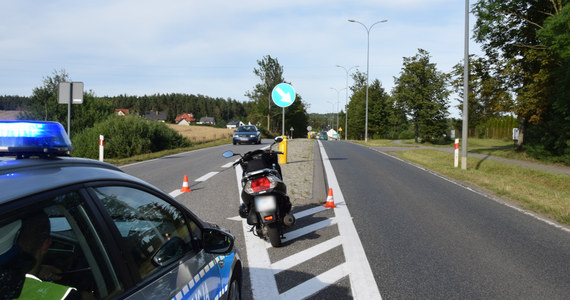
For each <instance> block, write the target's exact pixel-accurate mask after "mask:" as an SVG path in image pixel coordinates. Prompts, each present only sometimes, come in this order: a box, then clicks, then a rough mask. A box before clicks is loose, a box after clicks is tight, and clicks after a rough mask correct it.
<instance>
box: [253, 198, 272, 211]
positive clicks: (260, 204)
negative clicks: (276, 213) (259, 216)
mask: <svg viewBox="0 0 570 300" xmlns="http://www.w3.org/2000/svg"><path fill="white" fill-rule="evenodd" d="M255 209H257V211H258V212H266V211H272V210H275V197H274V196H257V197H255Z"/></svg>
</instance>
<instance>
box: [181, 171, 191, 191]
mask: <svg viewBox="0 0 570 300" xmlns="http://www.w3.org/2000/svg"><path fill="white" fill-rule="evenodd" d="M180 192H182V193H185V192H191V190H190V187H188V175H184V181H183V182H182V189H181V190H180Z"/></svg>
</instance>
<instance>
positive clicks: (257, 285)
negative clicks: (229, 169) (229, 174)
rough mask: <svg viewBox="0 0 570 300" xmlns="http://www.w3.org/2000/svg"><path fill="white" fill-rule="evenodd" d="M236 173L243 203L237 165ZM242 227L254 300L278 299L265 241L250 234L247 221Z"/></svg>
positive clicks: (243, 222)
mask: <svg viewBox="0 0 570 300" xmlns="http://www.w3.org/2000/svg"><path fill="white" fill-rule="evenodd" d="M235 171H236V179H237V183H238V184H237V186H238V199H239V202H240V203H241V197H240V195H241V191H242V187H241V174H242V169H241V166H239V165H237V166H236V168H235ZM242 226H243V235H244V238H245V247H246V253H247V261H248V268H249V277H250V280H251V290H252V291H251V292H252V294H253V299H277V297H279V291H278V289H277V283H276V282H275V276H273V271H271V267H270V266H271V261H270V260H269V253H267V249H266V248H265V241H264V240H262V239H260V238H259V237H257V236H254V235H253V234H252V233H251V232H249V228H250V227H251V226H250V225H248V224H247V220H246V219H243V220H242Z"/></svg>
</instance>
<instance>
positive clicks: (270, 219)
mask: <svg viewBox="0 0 570 300" xmlns="http://www.w3.org/2000/svg"><path fill="white" fill-rule="evenodd" d="M263 219H264V220H265V221H272V220H273V216H266V217H265V218H263Z"/></svg>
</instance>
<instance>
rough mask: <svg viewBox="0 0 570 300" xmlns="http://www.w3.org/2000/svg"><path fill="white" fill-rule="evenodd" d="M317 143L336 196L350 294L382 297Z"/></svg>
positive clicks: (360, 296)
mask: <svg viewBox="0 0 570 300" xmlns="http://www.w3.org/2000/svg"><path fill="white" fill-rule="evenodd" d="M318 143H319V149H320V152H321V157H322V160H323V167H324V169H325V173H326V178H327V182H328V186H329V188H332V189H333V191H334V194H335V198H336V199H335V204H336V206H337V207H336V208H334V213H335V216H336V219H337V221H338V231H339V233H340V237H341V238H342V248H343V250H344V257H345V259H346V266H347V268H349V278H350V287H351V290H352V296H353V297H354V299H382V297H381V296H380V291H379V290H378V284H377V283H376V280H375V279H374V275H373V274H372V269H371V268H370V264H369V262H368V258H367V257H366V253H365V252H364V248H363V247H362V242H361V241H360V238H359V237H358V231H356V228H355V227H354V223H353V222H352V217H351V215H350V212H349V211H348V207H347V206H346V202H345V199H344V196H343V194H342V190H341V189H340V185H339V183H338V180H337V178H336V175H335V173H334V169H333V167H332V164H331V162H330V160H329V157H328V155H327V153H326V151H325V148H324V146H323V143H322V142H321V141H318Z"/></svg>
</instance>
